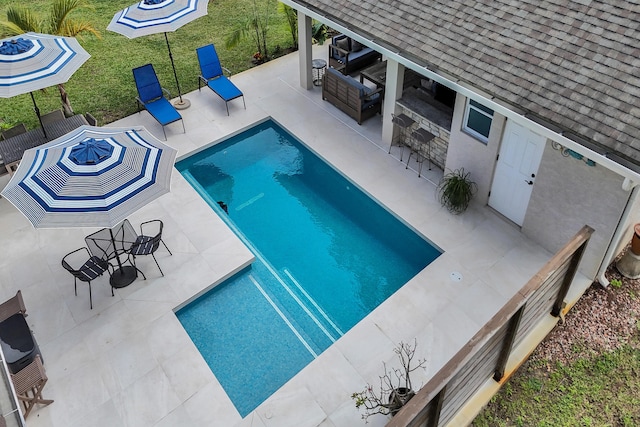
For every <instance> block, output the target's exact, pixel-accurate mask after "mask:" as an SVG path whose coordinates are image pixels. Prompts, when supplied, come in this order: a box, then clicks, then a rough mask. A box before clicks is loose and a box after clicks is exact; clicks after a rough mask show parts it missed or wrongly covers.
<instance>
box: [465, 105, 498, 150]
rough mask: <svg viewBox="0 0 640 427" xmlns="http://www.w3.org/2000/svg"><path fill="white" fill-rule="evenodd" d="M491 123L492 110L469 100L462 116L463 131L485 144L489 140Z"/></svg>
mask: <svg viewBox="0 0 640 427" xmlns="http://www.w3.org/2000/svg"><path fill="white" fill-rule="evenodd" d="M492 121H493V110H492V109H491V108H488V107H485V106H484V105H482V104H480V103H478V102H476V101H474V100H473V99H469V102H467V108H466V111H465V114H464V128H463V129H464V130H465V131H466V132H467V133H469V134H470V135H472V136H475V137H476V138H478V139H479V140H481V141H482V142H484V143H485V144H486V143H487V141H488V140H489V130H490V129H491V122H492Z"/></svg>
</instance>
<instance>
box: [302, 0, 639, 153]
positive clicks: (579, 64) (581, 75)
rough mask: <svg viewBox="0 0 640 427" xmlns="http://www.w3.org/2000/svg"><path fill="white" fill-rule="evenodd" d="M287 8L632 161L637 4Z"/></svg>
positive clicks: (343, 2)
mask: <svg viewBox="0 0 640 427" xmlns="http://www.w3.org/2000/svg"><path fill="white" fill-rule="evenodd" d="M293 1H295V2H296V3H298V4H300V5H302V6H304V7H306V8H308V9H310V10H312V11H315V12H317V13H318V14H320V15H323V16H326V17H327V18H328V19H329V20H331V21H332V22H335V23H338V24H339V25H342V26H344V27H346V28H349V29H350V30H352V31H353V32H355V33H357V34H360V35H363V36H365V37H367V38H369V39H370V40H374V41H375V42H376V43H377V44H379V45H380V46H384V47H385V48H388V49H391V50H392V51H397V52H399V54H400V55H401V56H404V57H406V58H408V59H409V60H411V61H412V62H414V63H417V64H418V65H421V66H426V67H428V68H429V69H431V70H433V71H435V72H437V73H441V74H443V75H445V76H447V77H449V78H451V77H453V78H454V79H455V80H459V81H460V82H464V83H463V84H464V85H465V86H467V87H470V88H476V89H478V90H480V91H482V92H484V93H488V94H490V95H491V96H493V97H495V98H496V99H497V100H500V101H502V103H506V104H508V105H512V106H514V109H515V111H523V112H525V113H528V114H530V115H531V116H533V117H539V118H541V119H542V120H544V121H546V122H549V123H551V124H553V125H556V126H557V127H559V128H560V129H561V130H562V131H564V132H572V133H574V134H577V135H579V136H580V137H582V138H585V139H587V140H588V141H589V142H592V143H595V144H596V145H597V146H599V147H601V148H603V150H602V151H604V152H614V153H615V154H618V155H621V156H622V157H624V158H626V159H627V160H629V161H632V162H634V163H635V164H640V103H639V100H640V1H638V0H631V1H628V0H626V1H622V0H606V1H601V0H576V1H569V0H521V1H517V0H477V1H452V0H357V1H354V0H308V1H298V0H293Z"/></svg>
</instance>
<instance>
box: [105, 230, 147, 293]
mask: <svg viewBox="0 0 640 427" xmlns="http://www.w3.org/2000/svg"><path fill="white" fill-rule="evenodd" d="M109 235H110V236H111V243H112V244H113V250H114V251H115V252H114V254H115V258H116V260H117V262H118V269H117V270H114V271H113V273H111V277H110V278H109V283H110V284H111V286H112V287H114V288H124V287H125V286H128V285H130V284H131V283H133V281H134V280H136V278H137V277H138V269H137V268H136V266H135V265H124V266H123V265H122V261H121V260H120V254H119V253H118V248H117V247H116V238H115V237H114V235H113V229H112V228H109ZM143 276H144V274H143Z"/></svg>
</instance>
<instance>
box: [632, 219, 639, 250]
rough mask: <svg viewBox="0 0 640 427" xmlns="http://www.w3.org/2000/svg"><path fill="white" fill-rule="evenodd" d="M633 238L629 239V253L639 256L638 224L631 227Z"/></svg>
mask: <svg viewBox="0 0 640 427" xmlns="http://www.w3.org/2000/svg"><path fill="white" fill-rule="evenodd" d="M633 231H634V233H633V238H632V239H631V252H633V253H634V254H636V255H640V224H636V225H635V226H634V227H633Z"/></svg>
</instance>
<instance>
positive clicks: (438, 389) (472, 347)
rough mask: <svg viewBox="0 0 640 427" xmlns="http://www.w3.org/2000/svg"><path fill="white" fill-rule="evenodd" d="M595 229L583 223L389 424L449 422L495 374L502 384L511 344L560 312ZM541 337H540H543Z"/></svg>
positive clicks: (432, 425) (398, 426)
mask: <svg viewBox="0 0 640 427" xmlns="http://www.w3.org/2000/svg"><path fill="white" fill-rule="evenodd" d="M592 233H593V229H592V228H591V227H589V226H586V225H585V226H584V227H583V228H582V229H581V230H580V231H579V232H578V233H577V234H576V235H575V236H574V237H573V238H572V239H571V240H570V241H569V242H568V243H567V244H566V245H565V246H564V247H563V248H562V249H561V250H560V251H558V252H557V253H556V254H555V255H554V256H553V257H552V258H551V259H550V260H549V261H548V262H547V263H546V264H545V266H544V267H543V268H542V269H541V270H540V271H539V272H538V273H537V274H536V275H535V276H533V277H532V278H531V279H530V280H529V282H527V284H526V285H525V286H524V287H523V288H522V289H521V290H520V292H518V293H517V294H516V295H515V296H514V297H513V298H511V300H509V301H508V302H507V303H506V304H505V305H504V306H503V307H502V309H501V310H500V311H498V313H497V314H496V315H495V316H493V318H491V320H489V322H487V324H485V325H484V327H482V329H480V331H478V333H477V334H476V335H475V336H474V337H473V338H471V340H470V341H469V342H468V343H467V344H466V345H465V346H464V347H463V348H462V349H461V350H460V351H459V352H458V353H457V354H456V355H455V356H454V357H453V358H452V359H451V360H449V362H448V363H447V364H446V365H445V366H444V367H443V368H442V369H440V371H438V372H437V373H436V374H435V375H434V376H433V378H432V379H431V380H430V381H429V382H428V383H427V384H425V385H424V386H423V387H422V388H421V389H420V390H419V391H418V392H417V393H416V395H415V396H414V397H413V399H411V400H410V401H409V402H408V403H407V404H406V405H405V406H404V407H403V408H402V409H401V410H400V411H399V412H398V413H397V414H396V415H395V416H394V417H393V418H392V419H391V421H390V422H389V424H387V427H401V426H402V427H405V426H420V427H436V426H444V425H446V424H447V423H448V422H449V421H451V420H452V419H453V418H454V417H455V416H456V414H457V413H458V412H459V411H460V409H461V408H462V407H463V406H464V405H465V403H466V402H467V401H469V399H471V398H472V397H473V396H474V395H475V394H476V393H478V391H479V390H480V389H481V387H483V385H484V384H485V383H486V382H487V380H489V379H490V378H491V377H493V379H494V380H495V381H498V382H500V383H503V382H504V381H506V380H507V379H508V377H509V376H510V375H511V374H512V373H513V371H511V372H508V373H507V374H506V375H505V370H506V369H507V366H510V365H509V362H510V358H511V357H512V356H513V349H514V348H516V347H517V346H518V344H520V343H522V341H523V340H525V339H526V338H527V336H528V335H530V334H531V333H532V331H534V329H535V328H536V326H538V325H539V324H540V323H541V322H543V321H544V320H545V319H547V318H548V316H549V315H552V316H555V317H558V316H559V315H560V313H561V311H562V310H563V309H564V308H565V304H564V299H565V297H566V296H567V292H568V291H569V287H570V285H571V283H572V281H573V278H574V276H575V273H576V271H577V269H578V264H579V263H580V259H581V258H582V254H583V252H584V249H585V247H586V245H587V243H588V241H589V238H590V237H591V234H592ZM541 339H542V338H541ZM517 365H519V363H516V366H517Z"/></svg>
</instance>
